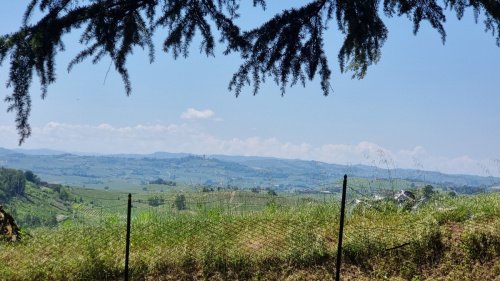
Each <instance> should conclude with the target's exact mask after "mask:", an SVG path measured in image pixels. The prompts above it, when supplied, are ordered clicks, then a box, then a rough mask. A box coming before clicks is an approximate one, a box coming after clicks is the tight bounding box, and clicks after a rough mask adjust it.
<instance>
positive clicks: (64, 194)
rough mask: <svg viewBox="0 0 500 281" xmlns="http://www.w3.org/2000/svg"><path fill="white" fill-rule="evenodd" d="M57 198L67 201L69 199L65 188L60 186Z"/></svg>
mask: <svg viewBox="0 0 500 281" xmlns="http://www.w3.org/2000/svg"><path fill="white" fill-rule="evenodd" d="M59 199H61V200H63V201H67V200H69V193H68V191H67V190H66V188H61V189H60V190H59Z"/></svg>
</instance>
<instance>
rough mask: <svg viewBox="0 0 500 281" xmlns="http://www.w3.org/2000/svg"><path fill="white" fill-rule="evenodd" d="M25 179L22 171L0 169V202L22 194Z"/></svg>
mask: <svg viewBox="0 0 500 281" xmlns="http://www.w3.org/2000/svg"><path fill="white" fill-rule="evenodd" d="M25 185H26V177H25V176H24V173H23V171H20V170H14V169H7V168H0V200H8V199H9V198H10V197H14V196H19V195H23V194H24V188H25Z"/></svg>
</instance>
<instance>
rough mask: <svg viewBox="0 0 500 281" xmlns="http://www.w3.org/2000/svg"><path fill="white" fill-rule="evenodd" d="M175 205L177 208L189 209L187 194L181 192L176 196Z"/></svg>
mask: <svg viewBox="0 0 500 281" xmlns="http://www.w3.org/2000/svg"><path fill="white" fill-rule="evenodd" d="M174 207H175V208H176V209H177V210H186V209H187V206H186V196H184V194H179V195H177V196H176V197H175V201H174Z"/></svg>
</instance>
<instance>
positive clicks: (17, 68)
mask: <svg viewBox="0 0 500 281" xmlns="http://www.w3.org/2000/svg"><path fill="white" fill-rule="evenodd" d="M252 1H253V5H254V7H256V8H261V9H265V8H266V0H252ZM241 2H242V1H241V0H176V1H173V0H31V1H30V2H29V4H28V6H27V8H26V11H25V13H24V16H23V23H22V25H21V26H20V28H19V30H18V31H16V32H13V33H10V34H6V35H3V36H1V37H0V64H3V63H4V62H5V61H6V60H7V61H9V62H10V66H9V68H10V71H9V77H8V79H7V87H9V88H12V93H11V94H10V95H7V97H6V98H5V101H6V102H7V103H8V104H9V106H8V108H7V111H9V112H10V111H15V113H16V119H15V122H16V127H17V130H18V133H19V137H20V138H19V144H22V143H23V142H24V141H25V140H26V138H27V137H29V136H30V134H31V127H30V125H29V122H28V121H29V120H28V118H29V114H30V110H31V96H30V93H29V87H30V85H31V83H32V80H33V75H34V73H36V75H37V76H38V77H39V80H40V84H41V89H42V98H44V97H45V96H46V94H47V89H48V86H49V85H50V84H52V83H54V82H55V80H56V74H55V73H56V71H55V63H54V62H55V57H56V55H57V53H58V52H61V51H64V43H63V36H64V35H65V34H67V33H70V32H72V31H75V30H81V31H82V35H81V37H80V43H81V45H82V49H81V51H80V53H79V54H78V55H77V56H76V57H75V58H74V59H73V60H72V61H71V62H70V64H69V65H68V71H69V70H71V68H72V67H73V66H75V65H76V64H78V63H80V62H82V61H84V60H86V59H90V60H91V61H92V62H93V63H94V64H95V63H98V62H99V61H100V60H101V59H102V58H103V57H105V56H109V57H110V58H111V60H112V62H113V64H114V67H115V69H116V71H117V72H118V73H119V74H120V75H121V76H122V79H123V82H124V86H125V92H126V94H127V95H129V94H130V93H131V91H132V87H131V84H130V79H129V74H128V72H127V68H126V61H127V57H128V56H129V55H131V54H132V51H133V49H134V47H141V48H145V49H148V51H149V59H150V61H151V62H153V61H154V57H155V46H154V44H153V36H154V34H155V33H156V32H157V31H158V30H162V34H166V35H165V38H164V41H163V46H162V48H163V51H165V52H167V53H171V54H172V55H173V57H174V58H178V57H179V56H184V57H186V56H188V55H189V49H190V46H191V44H192V42H193V38H194V37H195V35H196V34H199V36H200V38H201V41H200V42H201V43H200V46H199V47H200V50H201V51H202V52H203V53H205V54H206V55H207V56H213V55H214V50H215V46H216V44H220V45H222V46H223V47H224V52H223V54H225V55H227V54H229V53H232V52H236V53H239V54H240V56H241V59H242V63H241V65H240V67H239V68H238V69H237V71H236V72H235V73H234V74H233V77H232V78H231V79H230V81H229V90H230V91H233V92H234V93H235V95H236V96H238V95H240V93H241V91H242V88H243V87H244V86H246V85H250V86H252V87H253V94H257V92H258V91H259V87H260V85H261V83H263V82H265V81H266V78H271V79H272V80H274V81H275V82H276V83H277V84H278V85H279V86H280V88H281V91H282V94H284V93H285V90H286V88H287V87H289V86H293V85H296V84H297V83H299V84H302V85H305V83H306V81H307V80H313V79H314V78H315V76H316V75H319V77H320V83H321V88H322V91H323V94H324V95H328V93H329V92H330V91H331V88H332V87H331V85H330V76H331V70H330V66H329V63H328V58H327V56H326V54H325V48H324V38H325V33H326V31H327V30H328V28H329V27H330V26H331V25H334V26H336V27H337V29H338V30H339V31H340V33H341V35H342V40H343V43H342V45H341V48H340V50H339V51H338V58H337V59H338V62H339V64H340V70H341V72H351V73H352V77H353V78H357V79H361V78H363V77H364V76H365V74H366V72H367V69H368V67H369V66H370V65H372V64H374V63H376V62H377V61H378V60H379V59H380V57H381V48H382V46H383V44H384V42H385V41H386V39H387V36H388V30H387V27H386V25H385V23H384V21H383V16H384V15H385V16H386V17H394V16H405V17H407V18H408V19H409V20H410V21H411V22H412V23H413V32H414V33H415V34H416V33H417V32H418V30H419V27H420V24H421V22H422V21H427V22H429V23H430V25H431V26H432V27H433V28H434V29H435V30H437V32H439V34H440V35H441V38H442V40H443V42H444V41H445V38H446V31H445V29H444V26H443V24H444V22H445V21H446V16H445V10H447V9H449V10H450V11H452V12H454V13H455V14H456V16H457V17H458V18H459V19H461V18H462V16H463V15H464V12H465V11H466V10H468V9H471V10H473V12H474V15H475V18H476V21H477V20H478V17H479V15H480V14H482V15H483V18H484V26H485V30H486V31H488V32H492V33H493V35H494V36H495V37H496V44H497V45H498V46H500V1H499V0H443V1H435V0H372V1H367V0H351V1H345V0H314V1H313V0H310V1H308V2H306V3H305V4H304V5H303V6H300V7H290V8H289V9H285V10H283V11H282V12H280V13H278V14H276V15H275V16H273V17H272V18H271V19H270V20H268V21H266V22H263V23H262V24H261V25H260V26H257V27H255V28H253V29H250V30H242V28H241V27H240V26H239V25H238V24H237V19H238V17H239V16H240V12H241V9H240V4H241ZM35 13H39V14H40V15H41V16H40V17H38V14H37V20H36V21H34V22H32V21H31V18H32V16H33V14H35ZM217 39H218V40H217Z"/></svg>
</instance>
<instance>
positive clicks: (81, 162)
mask: <svg viewBox="0 0 500 281" xmlns="http://www.w3.org/2000/svg"><path fill="white" fill-rule="evenodd" d="M0 166H5V167H9V168H16V169H22V170H31V171H33V172H35V173H36V174H38V175H40V177H41V178H42V179H44V180H46V181H51V182H55V183H62V184H68V185H74V186H86V187H96V188H102V187H104V186H112V187H116V188H120V187H122V188H126V187H127V186H132V185H135V186H136V185H140V184H146V183H148V182H149V181H152V180H155V179H158V178H162V179H165V180H172V181H176V182H181V183H186V184H204V185H224V186H227V185H231V186H239V187H255V186H261V187H273V188H278V189H316V188H318V186H321V185H325V184H334V183H338V182H340V180H341V179H342V176H343V175H344V174H348V175H349V176H350V177H356V178H365V179H388V180H392V179H403V180H407V181H410V182H417V183H424V182H425V183H432V184H436V185H441V186H449V187H459V186H470V187H476V188H479V187H490V186H498V185H499V183H500V178H497V177H481V176H475V175H450V174H443V173H440V172H434V171H422V170H412V169H393V170H387V169H381V168H378V167H373V166H366V165H352V166H346V165H337V164H328V163H323V162H318V161H304V160H290V159H279V158H271V157H255V156H251V157H247V156H227V155H209V156H199V155H192V154H188V153H168V152H156V153H153V154H145V155H142V154H116V155H97V154H96V155H81V154H71V153H66V152H63V151H56V150H48V149H37V150H25V149H15V150H9V149H5V148H0Z"/></svg>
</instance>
